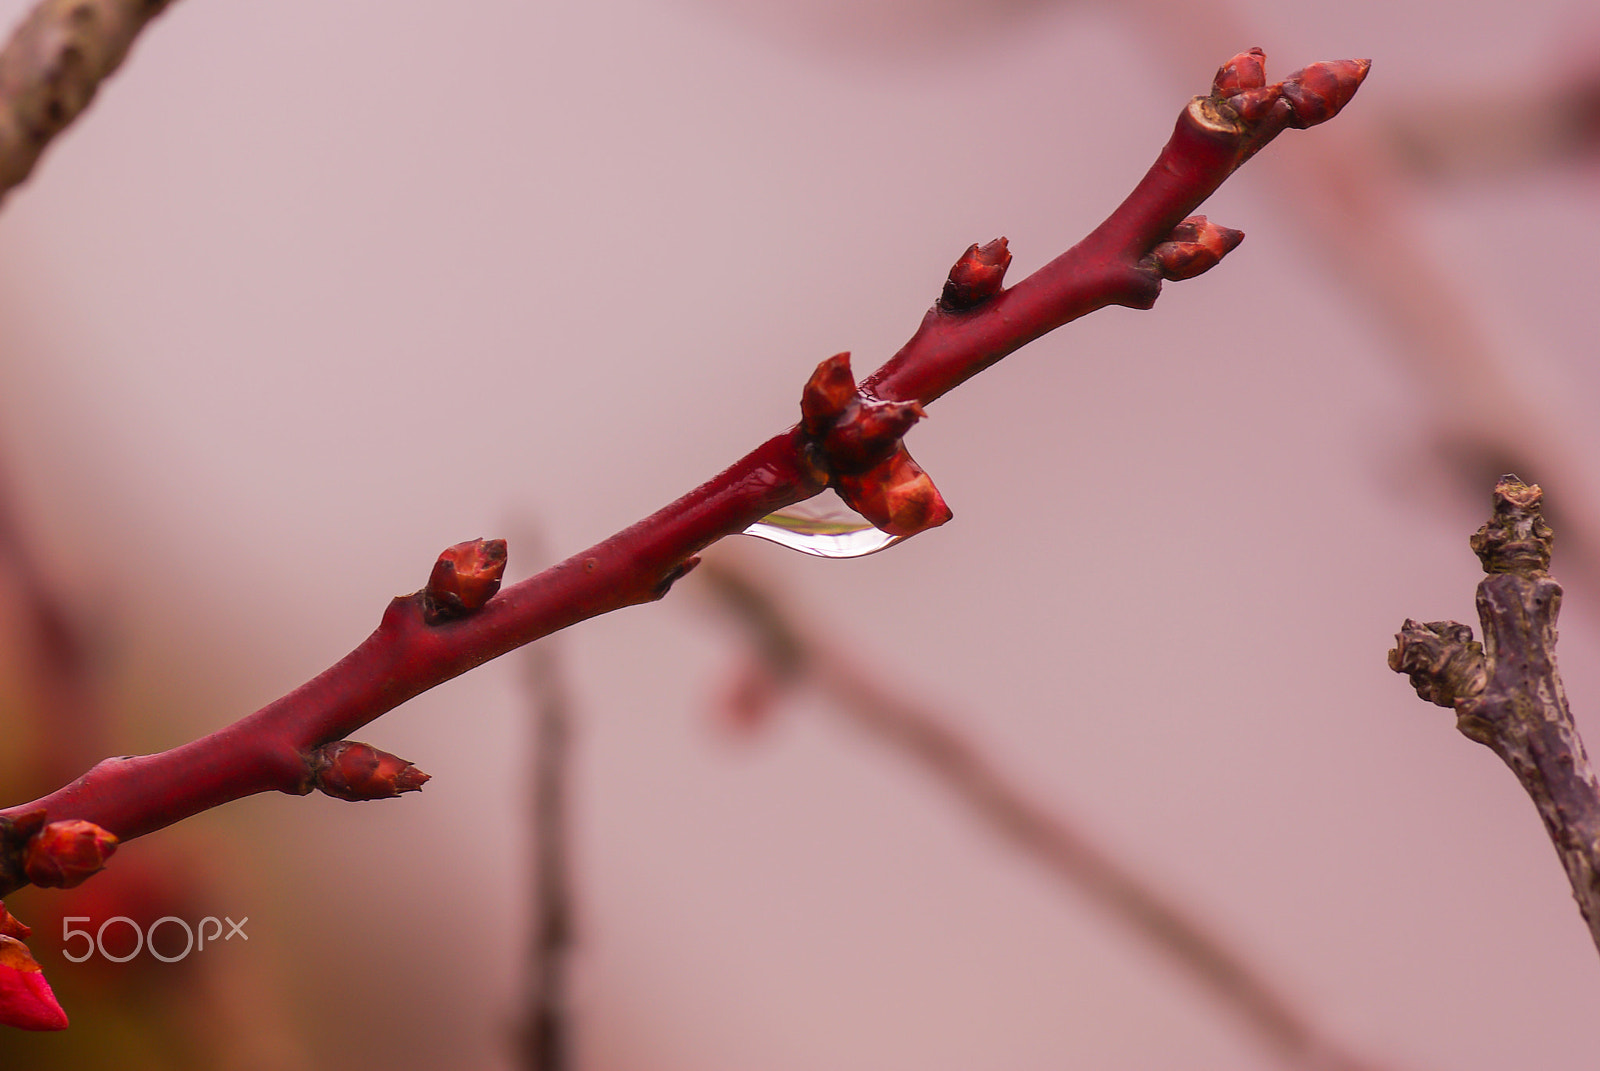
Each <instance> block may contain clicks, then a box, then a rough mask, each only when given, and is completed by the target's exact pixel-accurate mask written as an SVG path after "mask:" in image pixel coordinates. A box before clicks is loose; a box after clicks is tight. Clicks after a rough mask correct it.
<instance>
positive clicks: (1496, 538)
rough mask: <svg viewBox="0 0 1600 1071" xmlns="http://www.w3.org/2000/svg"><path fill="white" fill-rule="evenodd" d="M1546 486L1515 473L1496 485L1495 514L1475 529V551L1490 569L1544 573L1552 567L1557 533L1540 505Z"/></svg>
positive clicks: (1489, 571) (1499, 571) (1484, 567)
mask: <svg viewBox="0 0 1600 1071" xmlns="http://www.w3.org/2000/svg"><path fill="white" fill-rule="evenodd" d="M1543 501H1544V490H1543V489H1542V488H1540V486H1539V485H1538V484H1536V483H1533V484H1530V483H1523V482H1522V481H1521V480H1520V479H1518V478H1517V477H1516V476H1515V475H1509V474H1508V475H1505V476H1502V477H1500V482H1499V483H1497V484H1495V487H1494V516H1492V517H1491V518H1490V519H1489V520H1488V521H1487V522H1486V523H1485V524H1484V526H1483V527H1482V528H1480V529H1478V530H1477V531H1476V532H1475V533H1473V536H1472V540H1471V545H1472V551H1473V553H1474V554H1476V555H1477V556H1478V560H1479V561H1481V562H1482V563H1483V571H1484V572H1486V573H1517V574H1519V575H1522V576H1530V577H1531V576H1536V575H1543V574H1544V573H1545V572H1546V571H1547V570H1548V569H1549V568H1550V555H1551V552H1552V550H1553V549H1554V544H1555V533H1554V532H1552V531H1551V530H1550V526H1549V525H1548V524H1546V523H1545V521H1544V514H1543V512H1542V511H1541V509H1540V505H1541V503H1542V502H1543Z"/></svg>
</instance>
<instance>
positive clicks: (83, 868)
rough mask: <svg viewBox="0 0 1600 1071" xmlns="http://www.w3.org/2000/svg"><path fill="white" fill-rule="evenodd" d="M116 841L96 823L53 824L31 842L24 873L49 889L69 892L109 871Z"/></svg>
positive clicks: (25, 856)
mask: <svg viewBox="0 0 1600 1071" xmlns="http://www.w3.org/2000/svg"><path fill="white" fill-rule="evenodd" d="M116 850H117V838H116V837H115V836H114V835H113V834H111V833H108V832H107V831H106V830H104V829H101V828H100V827H99V826H97V825H95V824H94V823H93V822H85V821H84V820H83V819H81V818H72V819H68V820H67V821H64V822H51V823H49V824H48V825H46V826H45V827H44V828H43V829H41V830H40V831H39V833H38V834H37V835H36V836H35V837H34V838H33V839H32V840H30V841H29V842H28V849H27V853H26V855H24V857H23V861H22V866H23V871H24V872H25V873H26V874H27V875H28V880H29V881H31V882H33V883H34V884H35V885H38V886H40V887H42V888H46V889H70V888H72V887H73V886H74V885H81V884H83V883H84V882H85V881H88V880H89V878H90V877H92V876H94V875H95V874H98V873H100V871H102V870H104V869H105V868H106V860H107V859H110V858H111V856H112V853H114V852H115V851H116Z"/></svg>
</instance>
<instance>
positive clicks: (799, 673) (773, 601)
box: [698, 553, 1385, 1071]
mask: <svg viewBox="0 0 1600 1071" xmlns="http://www.w3.org/2000/svg"><path fill="white" fill-rule="evenodd" d="M698 576H699V577H700V578H702V579H701V582H700V583H699V585H698V586H700V587H702V588H705V589H708V590H709V591H710V592H711V594H712V595H713V596H714V597H715V600H716V604H717V605H718V606H719V607H720V608H722V609H723V610H725V611H726V612H728V613H729V614H731V615H732V616H733V617H734V618H735V619H736V620H737V621H738V622H739V623H740V624H741V625H743V627H744V629H745V633H746V636H747V638H748V640H749V642H750V643H751V644H753V645H754V647H755V648H756V651H757V652H758V654H759V657H760V662H761V667H760V668H761V671H763V672H765V673H767V674H768V675H769V677H768V680H769V682H772V683H774V684H777V685H779V686H787V685H799V684H809V685H810V686H812V687H814V688H815V689H816V690H817V691H819V692H820V693H822V694H823V695H824V696H826V697H827V698H828V699H830V700H832V704H833V708H834V709H835V710H837V711H838V713H840V714H841V715H842V716H844V717H845V718H846V719H848V720H849V721H850V722H851V723H852V724H854V725H855V726H857V727H858V728H860V729H862V730H865V731H866V732H867V733H868V734H870V735H871V736H873V737H874V738H876V739H877V740H878V741H879V742H881V743H883V744H885V745H887V746H888V747H889V748H890V749H892V750H893V751H895V752H896V753H898V754H899V755H901V756H903V757H905V758H907V759H910V760H911V761H914V762H916V763H917V764H918V765H920V766H921V767H922V768H923V769H924V770H925V771H926V772H927V773H928V774H930V775H931V776H932V777H933V778H934V779H935V780H936V781H937V782H938V783H939V785H940V786H941V787H943V788H944V789H946V790H947V791H949V792H950V793H951V794H952V795H954V796H955V797H956V798H958V799H959V800H960V801H961V802H962V803H963V804H965V805H966V807H967V808H968V809H969V810H970V811H971V813H972V814H973V815H974V816H975V817H976V818H978V819H979V820H980V821H981V822H983V823H984V824H985V825H986V826H987V827H988V828H989V829H990V830H991V831H993V832H994V833H995V834H997V835H998V836H1000V837H1002V838H1003V839H1005V840H1007V841H1009V842H1010V843H1011V844H1013V845H1014V846H1016V848H1017V849H1018V850H1020V851H1022V852H1023V853H1025V854H1026V855H1028V856H1029V857H1031V858H1032V859H1034V860H1035V861H1036V862H1037V863H1039V864H1040V865H1041V866H1043V867H1045V868H1046V869H1047V870H1049V871H1050V872H1051V873H1052V874H1053V875H1055V876H1056V877H1057V878H1058V879H1060V880H1061V881H1062V882H1063V883H1065V884H1067V885H1069V886H1071V887H1072V888H1074V889H1077V890H1079V891H1081V892H1083V893H1085V894H1087V895H1088V896H1090V897H1091V898H1092V899H1094V900H1095V901H1096V902H1098V903H1099V904H1100V905H1101V906H1102V907H1104V908H1105V909H1106V910H1108V911H1110V912H1111V913H1112V914H1113V915H1115V916H1116V917H1118V918H1119V919H1121V920H1122V921H1123V922H1125V923H1126V924H1127V925H1129V926H1130V927H1132V928H1133V929H1134V930H1135V931H1136V932H1137V933H1138V934H1139V935H1140V936H1142V937H1143V938H1145V939H1146V940H1148V941H1150V942H1151V943H1153V944H1154V945H1156V946H1157V947H1159V948H1160V949H1162V950H1163V951H1164V952H1166V953H1167V954H1168V955H1170V956H1171V957H1172V958H1173V960H1174V961H1176V962H1177V963H1179V964H1181V965H1182V966H1183V967H1184V968H1185V969H1186V970H1187V971H1188V972H1189V973H1190V975H1191V976H1192V977H1194V978H1195V980H1196V981H1198V982H1199V983H1200V984H1201V985H1203V986H1204V987H1205V989H1206V990H1207V991H1209V992H1210V993H1212V994H1213V995H1214V996H1215V997H1216V998H1217V999H1219V1000H1221V1001H1222V1002H1223V1003H1225V1004H1226V1005H1227V1006H1228V1007H1229V1008H1231V1009H1232V1010H1233V1011H1234V1012H1236V1013H1237V1014H1238V1015H1239V1017H1240V1018H1241V1020H1243V1021H1244V1022H1245V1023H1246V1024H1247V1025H1248V1026H1249V1027H1250V1028H1251V1030H1252V1031H1253V1032H1254V1033H1255V1035H1256V1036H1257V1037H1258V1038H1259V1039H1261V1040H1262V1041H1264V1042H1265V1043H1267V1044H1268V1045H1269V1046H1270V1047H1271V1048H1272V1049H1273V1050H1274V1052H1275V1053H1276V1054H1277V1055H1278V1056H1279V1057H1280V1058H1281V1059H1282V1060H1283V1061H1284V1063H1285V1064H1286V1066H1290V1067H1296V1068H1306V1069H1312V1068H1314V1069H1316V1071H1379V1069H1380V1068H1382V1067H1384V1066H1385V1065H1382V1064H1378V1063H1373V1062H1368V1061H1366V1060H1363V1059H1361V1058H1359V1057H1357V1056H1355V1055H1353V1054H1352V1053H1350V1052H1349V1051H1347V1050H1345V1049H1344V1047H1343V1046H1341V1045H1338V1044H1336V1043H1334V1042H1333V1041H1332V1040H1331V1039H1330V1038H1328V1037H1327V1036H1326V1035H1324V1034H1323V1033H1322V1032H1321V1031H1320V1030H1319V1029H1317V1028H1316V1027H1315V1026H1314V1025H1313V1024H1312V1022H1311V1020H1310V1019H1309V1018H1308V1017H1307V1016H1306V1014H1305V1013H1304V1012H1302V1011H1301V1010H1300V1009H1299V1008H1298V1007H1297V1006H1296V1005H1295V1003H1294V1001H1292V1000H1291V999H1290V998H1289V997H1288V996H1287V995H1285V994H1284V993H1283V992H1282V990H1281V989H1280V988H1279V987H1278V986H1276V985H1275V984H1273V983H1272V982H1270V981H1268V980H1267V978H1266V977H1264V976H1263V975H1262V974H1261V972H1260V971H1259V970H1258V969H1257V968H1256V967H1254V966H1252V965H1251V964H1249V963H1248V962H1246V960H1245V958H1244V957H1243V956H1242V955H1241V954H1240V953H1238V952H1237V951H1235V950H1234V949H1232V948H1230V947H1229V946H1228V945H1227V944H1226V943H1225V942H1224V940H1223V939H1222V938H1221V937H1220V936H1218V935H1217V934H1216V933H1215V932H1214V931H1212V930H1211V929H1210V928H1209V927H1207V926H1205V925H1204V924H1203V923H1201V922H1200V921H1199V920H1198V919H1196V918H1195V917H1194V916H1193V914H1191V913H1190V912H1189V911H1187V910H1186V909H1185V908H1183V907H1182V906H1180V905H1179V904H1178V903H1177V902H1176V901H1175V900H1173V899H1172V898H1170V897H1168V896H1166V895H1164V894H1162V893H1161V892H1159V891H1158V890H1157V889H1156V888H1155V886H1153V885H1152V884H1151V883H1150V882H1148V881H1146V880H1145V879H1143V878H1141V877H1140V876H1139V875H1137V874H1135V873H1134V872H1133V870H1132V869H1131V868H1130V867H1128V866H1127V865H1126V864H1124V863H1123V862H1121V861H1120V860H1118V859H1117V858H1116V857H1115V856H1114V855H1113V854H1112V853H1110V852H1109V851H1107V850H1106V849H1105V848H1103V847H1101V846H1100V845H1098V844H1097V843H1095V841H1094V840H1093V838H1091V837H1090V836H1089V835H1087V834H1086V833H1084V832H1083V831H1082V830H1081V829H1079V828H1078V827H1077V826H1076V825H1075V823H1073V821H1072V820H1071V819H1070V818H1068V817H1066V816H1065V815H1063V814H1061V813H1060V811H1059V810H1058V809H1053V808H1051V807H1047V806H1045V805H1044V804H1043V803H1041V802H1039V801H1038V800H1036V799H1034V798H1033V797H1032V796H1030V795H1029V794H1028V793H1027V792H1026V791H1025V790H1024V789H1022V788H1021V787H1020V786H1019V785H1018V784H1017V782H1016V781H1015V780H1014V779H1013V778H1011V777H1010V776H1009V775H1007V774H1006V773H1005V772H1004V771H1003V770H1001V769H1000V768H999V766H998V765H996V764H995V762H994V761H993V760H991V759H990V758H989V757H988V756H987V755H986V754H985V753H984V751H983V749H982V748H981V747H980V746H979V745H978V744H977V743H975V742H974V741H973V740H972V739H970V737H968V736H967V735H966V734H965V733H964V732H962V731H961V730H960V729H958V728H956V727H955V726H954V725H953V724H951V723H950V722H949V721H948V720H946V719H945V718H943V717H941V716H940V715H939V714H937V713H935V712H933V711H931V710H928V709H927V708H925V707H923V706H921V705H919V704H918V703H916V702H915V701H914V700H911V699H908V698H907V697H906V696H905V695H903V694H901V693H900V692H899V691H898V690H896V689H894V688H893V687H892V686H890V685H888V684H885V683H883V682H882V681H880V680H879V679H878V678H877V677H876V676H874V675H873V674H871V673H869V672H867V671H866V670H864V669H862V668H861V667H860V666H859V665H858V664H856V663H855V662H853V661H852V660H851V659H850V658H849V657H848V656H847V655H845V654H844V653H842V652H841V651H839V650H837V649H835V648H833V647H832V646H831V645H829V644H828V642H827V641H826V640H825V639H823V638H822V637H821V634H820V633H819V632H817V631H814V630H811V629H808V628H806V627H805V626H803V625H802V624H800V623H799V622H798V621H797V620H796V616H795V615H794V614H792V613H791V612H790V611H789V609H788V608H787V607H786V606H785V605H784V604H783V601H782V600H781V599H780V598H779V597H777V596H776V595H775V594H774V593H773V592H772V591H771V590H769V589H768V588H767V587H766V586H764V585H763V584H762V583H761V582H760V581H758V580H757V579H756V578H755V577H754V575H752V573H751V572H749V571H748V570H745V569H742V568H738V567H736V566H735V565H733V564H730V561H729V556H728V555H727V554H725V553H724V554H718V555H716V556H715V557H713V558H708V561H707V564H706V565H704V566H702V567H701V569H700V570H699V571H698ZM776 690H777V689H773V688H769V689H766V690H765V694H764V695H762V696H761V697H760V698H754V697H755V696H757V695H759V694H760V693H762V691H763V690H762V689H760V688H754V689H745V690H743V694H742V696H741V700H742V701H744V702H747V703H748V702H755V703H758V704H759V703H762V702H769V701H770V700H771V699H772V698H773V694H774V692H775V691H776ZM744 713H745V714H746V715H748V714H749V713H750V711H749V710H746V711H745V712H744Z"/></svg>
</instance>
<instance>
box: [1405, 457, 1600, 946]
mask: <svg viewBox="0 0 1600 1071" xmlns="http://www.w3.org/2000/svg"><path fill="white" fill-rule="evenodd" d="M1543 497H1544V492H1543V491H1542V490H1540V488H1539V487H1538V486H1537V485H1529V484H1525V483H1523V482H1522V481H1521V480H1519V479H1517V478H1516V477H1515V476H1505V477H1502V478H1501V480H1500V482H1499V483H1498V484H1497V485H1496V486H1495V489H1494V516H1493V518H1491V519H1490V520H1489V522H1488V523H1487V524H1485V525H1484V526H1483V527H1482V528H1480V529H1479V530H1478V532H1477V534H1476V535H1474V536H1473V537H1472V549H1473V550H1474V551H1475V552H1476V553H1477V555H1478V557H1479V558H1480V559H1481V560H1482V561H1483V570H1484V572H1486V573H1488V574H1489V575H1488V576H1487V577H1485V578H1484V580H1483V581H1482V582H1481V583H1480V584H1479V585H1478V617H1479V620H1480V621H1482V623H1483V643H1482V645H1481V646H1480V645H1479V644H1478V643H1476V642H1475V641H1474V640H1473V638H1472V629H1471V628H1469V627H1467V626H1466V625H1459V624H1456V623H1455V622H1454V621H1432V622H1429V623H1427V624H1418V623H1417V622H1415V621H1409V620H1408V621H1407V622H1406V623H1405V625H1404V626H1403V627H1402V628H1401V630H1400V633H1399V634H1398V635H1397V636H1396V637H1395V647H1394V649H1393V650H1392V651H1390V652H1389V668H1390V669H1392V670H1394V671H1395V672H1397V673H1405V674H1407V675H1409V676H1410V678H1411V683H1412V685H1413V686H1414V687H1415V688H1416V690H1417V694H1418V695H1420V696H1421V697H1422V698H1424V699H1426V700H1428V701H1429V702H1430V703H1437V704H1438V705H1439V706H1442V707H1452V708H1454V709H1455V711H1456V728H1458V729H1460V730H1461V732H1462V734H1463V735H1465V736H1466V737H1468V738H1469V739H1472V740H1476V741H1477V742H1478V743H1480V744H1483V745H1484V746H1486V747H1488V748H1490V749H1491V750H1493V751H1494V753H1495V754H1496V755H1499V756H1500V758H1501V759H1502V760H1504V761H1505V764H1506V765H1507V766H1509V767H1511V770H1512V772H1513V773H1515V774H1516V775H1517V780H1518V781H1520V782H1522V787H1523V789H1524V790H1525V791H1526V792H1527V793H1528V795H1529V796H1530V797H1531V798H1532V799H1533V803H1534V806H1535V807H1537V808H1538V809H1539V817H1540V818H1542V819H1544V826H1545V831H1546V832H1548V833H1549V834H1550V840H1551V841H1552V842H1553V843H1554V844H1555V847H1556V854H1558V855H1559V856H1560V857H1561V865H1562V866H1563V867H1565V868H1566V871H1567V880H1568V881H1570V882H1571V883H1572V894H1573V896H1574V897H1575V898H1576V899H1577V901H1578V909H1579V910H1580V911H1582V912H1583V917H1584V920H1585V921H1586V922H1588V924H1589V934H1590V936H1591V937H1592V938H1593V939H1594V942H1595V947H1596V948H1597V949H1600V780H1597V779H1596V777H1595V773H1594V770H1593V769H1592V768H1591V767H1590V765H1589V756H1588V754H1587V753H1586V752H1585V751H1584V747H1583V740H1582V738H1581V737H1579V735H1578V728H1577V726H1576V725H1575V724H1574V723H1573V720H1572V712H1571V711H1570V710H1569V709H1568V707H1567V694H1566V691H1565V689H1564V688H1563V687H1562V684H1561V676H1560V674H1559V673H1557V672H1556V652H1555V645H1556V616H1557V614H1558V613H1559V612H1560V610H1561V585H1560V584H1558V583H1556V582H1555V581H1554V580H1552V579H1551V578H1550V575H1549V573H1548V572H1547V571H1546V570H1547V569H1548V568H1549V565H1550V549H1551V543H1552V541H1553V538H1554V537H1553V535H1552V533H1551V531H1550V528H1549V526H1548V525H1546V524H1545V523H1544V517H1543V516H1542V515H1541V513H1540V501H1541V499H1542V498H1543Z"/></svg>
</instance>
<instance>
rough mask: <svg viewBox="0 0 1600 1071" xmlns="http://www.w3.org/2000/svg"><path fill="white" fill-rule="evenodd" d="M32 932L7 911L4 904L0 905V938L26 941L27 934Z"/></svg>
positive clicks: (29, 927)
mask: <svg viewBox="0 0 1600 1071" xmlns="http://www.w3.org/2000/svg"><path fill="white" fill-rule="evenodd" d="M32 932H33V927H31V926H28V925H27V924H26V923H24V922H22V921H21V920H19V919H18V918H17V916H15V915H13V914H12V913H11V912H9V911H7V910H6V905H5V904H0V937H15V938H16V939H17V940H19V941H26V940H27V939H28V934H30V933H32Z"/></svg>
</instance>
